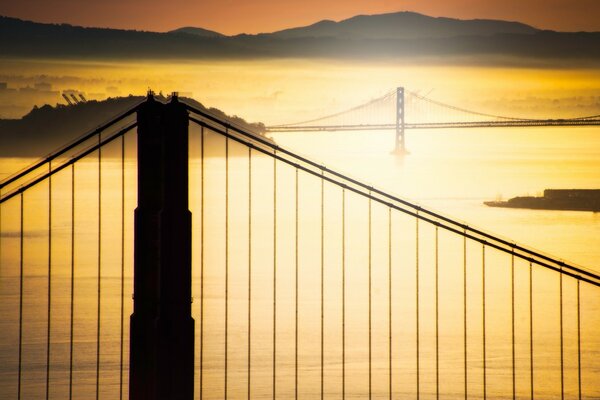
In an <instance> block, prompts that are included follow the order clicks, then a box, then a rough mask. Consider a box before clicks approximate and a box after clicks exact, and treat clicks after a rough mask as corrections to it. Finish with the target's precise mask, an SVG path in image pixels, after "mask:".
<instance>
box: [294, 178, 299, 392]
mask: <svg viewBox="0 0 600 400" xmlns="http://www.w3.org/2000/svg"><path fill="white" fill-rule="evenodd" d="M295 172H296V175H295V185H296V188H295V191H294V196H295V208H296V210H295V212H296V224H295V230H296V232H295V238H294V239H295V245H294V250H295V275H296V276H295V279H294V285H295V288H294V295H295V301H294V306H295V323H294V398H295V399H296V400H298V169H297V168H296V170H295Z"/></svg>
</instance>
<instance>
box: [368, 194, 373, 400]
mask: <svg viewBox="0 0 600 400" xmlns="http://www.w3.org/2000/svg"><path fill="white" fill-rule="evenodd" d="M372 218H373V213H372V211H371V199H370V198H369V228H368V229H369V230H368V235H369V239H368V243H369V399H370V398H371V386H372V379H373V378H372V365H371V364H372V360H371V359H372V353H373V346H372V338H371V337H372V332H371V331H372V315H371V314H372V312H373V311H372V308H373V307H372V295H371V291H372V290H373V289H372V286H373V285H372V275H373V274H372V262H373V261H372V258H373V257H372V244H371V242H372V235H373V233H372V230H373V229H372V222H371V219H372Z"/></svg>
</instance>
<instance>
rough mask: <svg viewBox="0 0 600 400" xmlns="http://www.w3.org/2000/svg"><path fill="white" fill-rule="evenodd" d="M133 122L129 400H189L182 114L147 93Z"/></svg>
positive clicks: (174, 104) (190, 328) (177, 106)
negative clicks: (134, 203) (135, 123)
mask: <svg viewBox="0 0 600 400" xmlns="http://www.w3.org/2000/svg"><path fill="white" fill-rule="evenodd" d="M137 120H138V206H137V208H136V210H135V254H134V305H133V314H132V315H131V325H130V329H131V332H130V339H131V340H130V375H129V376H130V378H129V398H130V400H193V398H194V395H193V393H194V320H193V319H192V316H191V299H192V298H191V288H192V274H191V213H190V211H189V210H188V114H187V111H186V109H185V107H184V105H183V104H181V103H179V102H178V101H177V97H176V96H173V98H172V100H171V102H170V103H169V104H166V105H165V104H162V103H159V102H157V101H155V100H154V98H153V96H152V95H151V94H149V95H148V100H147V101H146V102H145V103H144V104H143V105H141V106H140V108H139V110H138V113H137Z"/></svg>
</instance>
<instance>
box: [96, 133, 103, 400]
mask: <svg viewBox="0 0 600 400" xmlns="http://www.w3.org/2000/svg"><path fill="white" fill-rule="evenodd" d="M97 247H98V282H97V285H98V297H97V301H98V310H97V326H96V400H98V399H99V398H100V329H101V320H100V317H101V314H100V313H101V301H102V135H101V134H100V133H99V134H98V244H97Z"/></svg>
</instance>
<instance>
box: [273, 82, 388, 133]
mask: <svg viewBox="0 0 600 400" xmlns="http://www.w3.org/2000/svg"><path fill="white" fill-rule="evenodd" d="M394 94H396V90H395V89H394V90H392V91H390V92H387V93H386V94H384V95H383V96H381V97H378V98H376V99H373V100H370V101H368V102H366V103H363V104H359V105H357V106H354V107H352V108H349V109H347V110H343V111H340V112H337V113H334V114H329V115H325V116H323V117H319V118H313V119H309V120H306V121H300V122H294V123H291V124H282V125H277V126H278V127H284V126H296V125H304V124H310V123H313V122H318V121H322V120H324V119H329V118H334V117H339V116H340V115H344V114H347V113H350V112H352V111H357V110H360V109H362V108H365V107H367V106H370V105H372V104H375V103H377V102H379V101H384V100H385V99H387V98H389V97H390V96H393V95H394Z"/></svg>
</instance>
